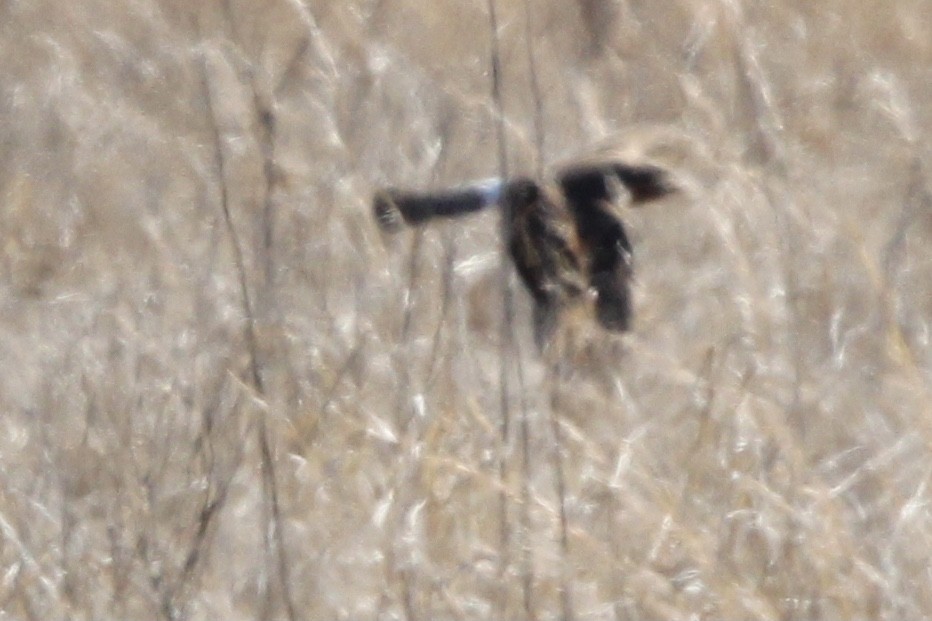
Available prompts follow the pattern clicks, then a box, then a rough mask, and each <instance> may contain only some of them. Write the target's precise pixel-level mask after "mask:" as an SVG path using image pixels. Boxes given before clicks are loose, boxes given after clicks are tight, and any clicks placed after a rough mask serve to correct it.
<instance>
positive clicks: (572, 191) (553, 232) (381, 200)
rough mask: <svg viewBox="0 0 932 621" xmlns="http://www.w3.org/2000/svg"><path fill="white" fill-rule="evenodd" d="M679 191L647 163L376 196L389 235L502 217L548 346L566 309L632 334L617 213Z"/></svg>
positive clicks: (541, 341) (610, 163)
mask: <svg viewBox="0 0 932 621" xmlns="http://www.w3.org/2000/svg"><path fill="white" fill-rule="evenodd" d="M676 191H677V188H676V186H675V184H674V183H673V182H672V181H671V175H670V173H669V172H668V171H667V170H666V169H664V168H661V167H659V166H655V165H652V164H628V163H624V162H619V161H614V160H607V161H594V162H592V161H590V162H584V163H579V164H572V165H569V166H567V167H565V168H563V169H561V170H558V171H557V173H556V175H555V178H554V179H553V180H548V181H541V180H537V179H533V178H531V177H517V178H514V179H501V178H492V179H485V180H482V181H479V182H473V183H468V184H465V185H462V186H458V187H455V188H451V189H446V190H440V191H434V192H412V191H406V190H398V189H394V188H387V189H383V190H379V191H377V192H376V193H375V196H374V198H373V211H374V214H375V218H376V220H377V222H378V223H379V225H380V226H381V227H382V229H383V230H385V231H398V230H400V229H401V228H403V226H404V225H408V226H419V225H422V224H425V223H427V222H429V221H431V220H435V219H440V218H454V217H461V216H465V215H468V214H471V213H475V212H478V211H481V210H483V209H486V208H488V207H493V206H499V207H501V209H502V210H503V214H502V215H503V218H502V222H503V235H504V236H505V239H504V243H505V247H506V248H507V250H508V254H509V256H510V258H511V261H512V263H513V265H514V267H515V269H516V271H517V273H518V276H519V277H520V279H521V281H522V283H523V284H524V287H525V288H526V289H527V291H528V292H529V294H530V295H531V298H532V299H533V302H534V306H533V314H534V317H533V319H534V337H535V341H536V343H537V345H538V347H539V348H541V349H544V348H545V347H546V346H547V344H548V342H549V341H550V340H551V338H552V336H553V334H554V332H555V331H556V329H557V327H558V326H559V325H560V322H561V318H562V317H563V316H564V315H565V314H566V313H567V311H568V310H570V309H572V308H575V307H580V306H589V307H591V308H592V310H593V314H594V318H595V320H596V321H597V322H598V323H599V324H600V325H601V326H602V328H604V329H606V330H608V331H611V332H625V331H627V330H629V329H630V327H631V320H632V304H631V290H630V281H631V278H632V275H633V262H632V258H633V251H632V247H631V243H630V241H629V239H628V236H627V234H626V232H625V227H624V223H623V222H622V220H621V218H620V217H619V216H618V215H617V213H616V212H615V209H614V208H613V205H614V203H615V202H616V201H617V200H619V199H620V198H621V197H622V196H623V195H627V197H628V200H629V201H630V203H631V204H632V205H641V204H644V203H648V202H651V201H655V200H657V199H660V198H663V197H665V196H668V195H670V194H672V193H674V192H676Z"/></svg>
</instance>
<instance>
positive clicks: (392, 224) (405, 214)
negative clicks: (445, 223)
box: [372, 179, 504, 231]
mask: <svg viewBox="0 0 932 621" xmlns="http://www.w3.org/2000/svg"><path fill="white" fill-rule="evenodd" d="M503 187H504V182H503V181H502V180H501V179H488V180H485V181H480V182H476V183H471V184H469V185H464V186H462V187H459V188H454V189H451V190H443V191H439V192H424V193H419V192H406V191H402V190H395V189H387V190H382V191H379V192H377V193H376V194H375V197H374V199H373V201H372V209H373V212H374V213H375V217H376V220H377V221H378V223H379V225H380V226H381V227H382V228H383V229H384V230H389V231H394V230H397V229H399V228H401V225H402V224H407V225H409V226H416V225H418V224H422V223H424V222H427V221H429V220H432V219H434V218H453V217H457V216H462V215H466V214H470V213H473V212H475V211H479V210H481V209H484V208H486V207H491V206H492V205H496V204H497V203H498V202H499V201H500V200H501V195H502V189H503Z"/></svg>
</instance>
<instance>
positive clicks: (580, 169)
mask: <svg viewBox="0 0 932 621" xmlns="http://www.w3.org/2000/svg"><path fill="white" fill-rule="evenodd" d="M557 179H558V181H559V183H560V186H561V187H562V188H563V192H564V193H565V194H566V196H567V198H568V199H569V200H570V201H604V200H611V199H612V195H613V192H612V184H613V183H615V182H620V183H621V184H622V185H623V186H624V187H625V189H626V190H627V191H628V192H629V193H630V195H631V202H632V203H633V204H640V203H646V202H649V201H652V200H656V199H658V198H662V197H664V196H666V195H668V194H671V193H673V192H675V191H676V186H675V185H674V184H673V182H672V181H671V180H670V175H669V173H667V171H666V170H664V169H663V168H660V167H658V166H653V165H651V164H639V165H632V164H625V163H623V162H618V161H604V162H595V163H588V164H578V165H574V166H569V167H567V168H565V169H563V170H561V171H560V172H559V174H558V175H557Z"/></svg>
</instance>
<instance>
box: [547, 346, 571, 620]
mask: <svg viewBox="0 0 932 621" xmlns="http://www.w3.org/2000/svg"><path fill="white" fill-rule="evenodd" d="M550 376H551V382H550V384H551V393H550V431H551V434H552V435H553V451H552V453H551V455H552V459H553V470H554V473H555V475H556V480H557V481H556V483H557V503H558V508H559V516H560V523H559V527H560V560H561V562H560V607H561V612H562V617H561V618H562V619H563V621H572V619H573V601H572V593H570V586H569V580H568V579H567V573H568V567H567V565H568V564H569V551H570V550H569V548H570V544H569V525H568V523H567V518H566V476H565V473H564V468H563V434H562V432H561V431H560V419H559V412H560V400H559V396H558V393H557V391H558V390H559V387H560V384H561V380H562V374H561V373H560V369H559V363H557V364H556V365H555V368H554V369H553V370H551V373H550Z"/></svg>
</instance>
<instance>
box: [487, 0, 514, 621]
mask: <svg viewBox="0 0 932 621" xmlns="http://www.w3.org/2000/svg"><path fill="white" fill-rule="evenodd" d="M488 10H489V28H490V31H491V32H490V36H491V41H490V58H489V62H490V67H491V74H492V84H491V87H492V101H493V102H494V104H495V111H496V118H495V121H496V123H495V129H496V135H497V144H498V170H499V175H500V176H501V178H502V179H506V180H507V179H508V143H507V138H506V136H505V116H504V112H505V111H504V104H503V103H502V66H501V53H500V50H499V39H498V14H497V13H496V4H495V0H488ZM509 211H510V206H509V205H508V204H504V205H503V206H502V211H501V216H500V217H501V221H500V232H501V236H502V259H501V266H500V270H499V283H500V289H501V294H502V314H503V317H502V324H501V334H500V335H499V336H500V338H499V349H498V360H499V389H500V393H499V407H500V419H501V427H500V435H499V442H500V446H499V454H498V474H499V481H500V483H501V486H500V492H499V524H500V536H501V539H500V548H501V557H500V562H499V583H500V584H499V586H500V588H501V601H500V606H501V614H502V615H503V616H507V614H508V597H507V594H508V588H507V583H506V580H505V574H506V573H507V571H508V566H509V565H510V554H509V550H510V540H511V533H510V528H509V524H508V495H507V491H506V488H507V475H508V472H507V471H508V460H507V450H508V431H509V428H510V426H511V425H510V417H511V413H510V410H511V403H510V395H509V393H510V390H509V381H508V356H509V354H510V350H511V349H512V348H511V345H512V341H511V335H512V326H513V325H514V308H513V307H514V302H513V300H512V293H511V282H510V278H509V277H510V275H511V273H510V272H509V266H508V252H507V248H506V246H507V239H508V225H509V220H510V218H509Z"/></svg>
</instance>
